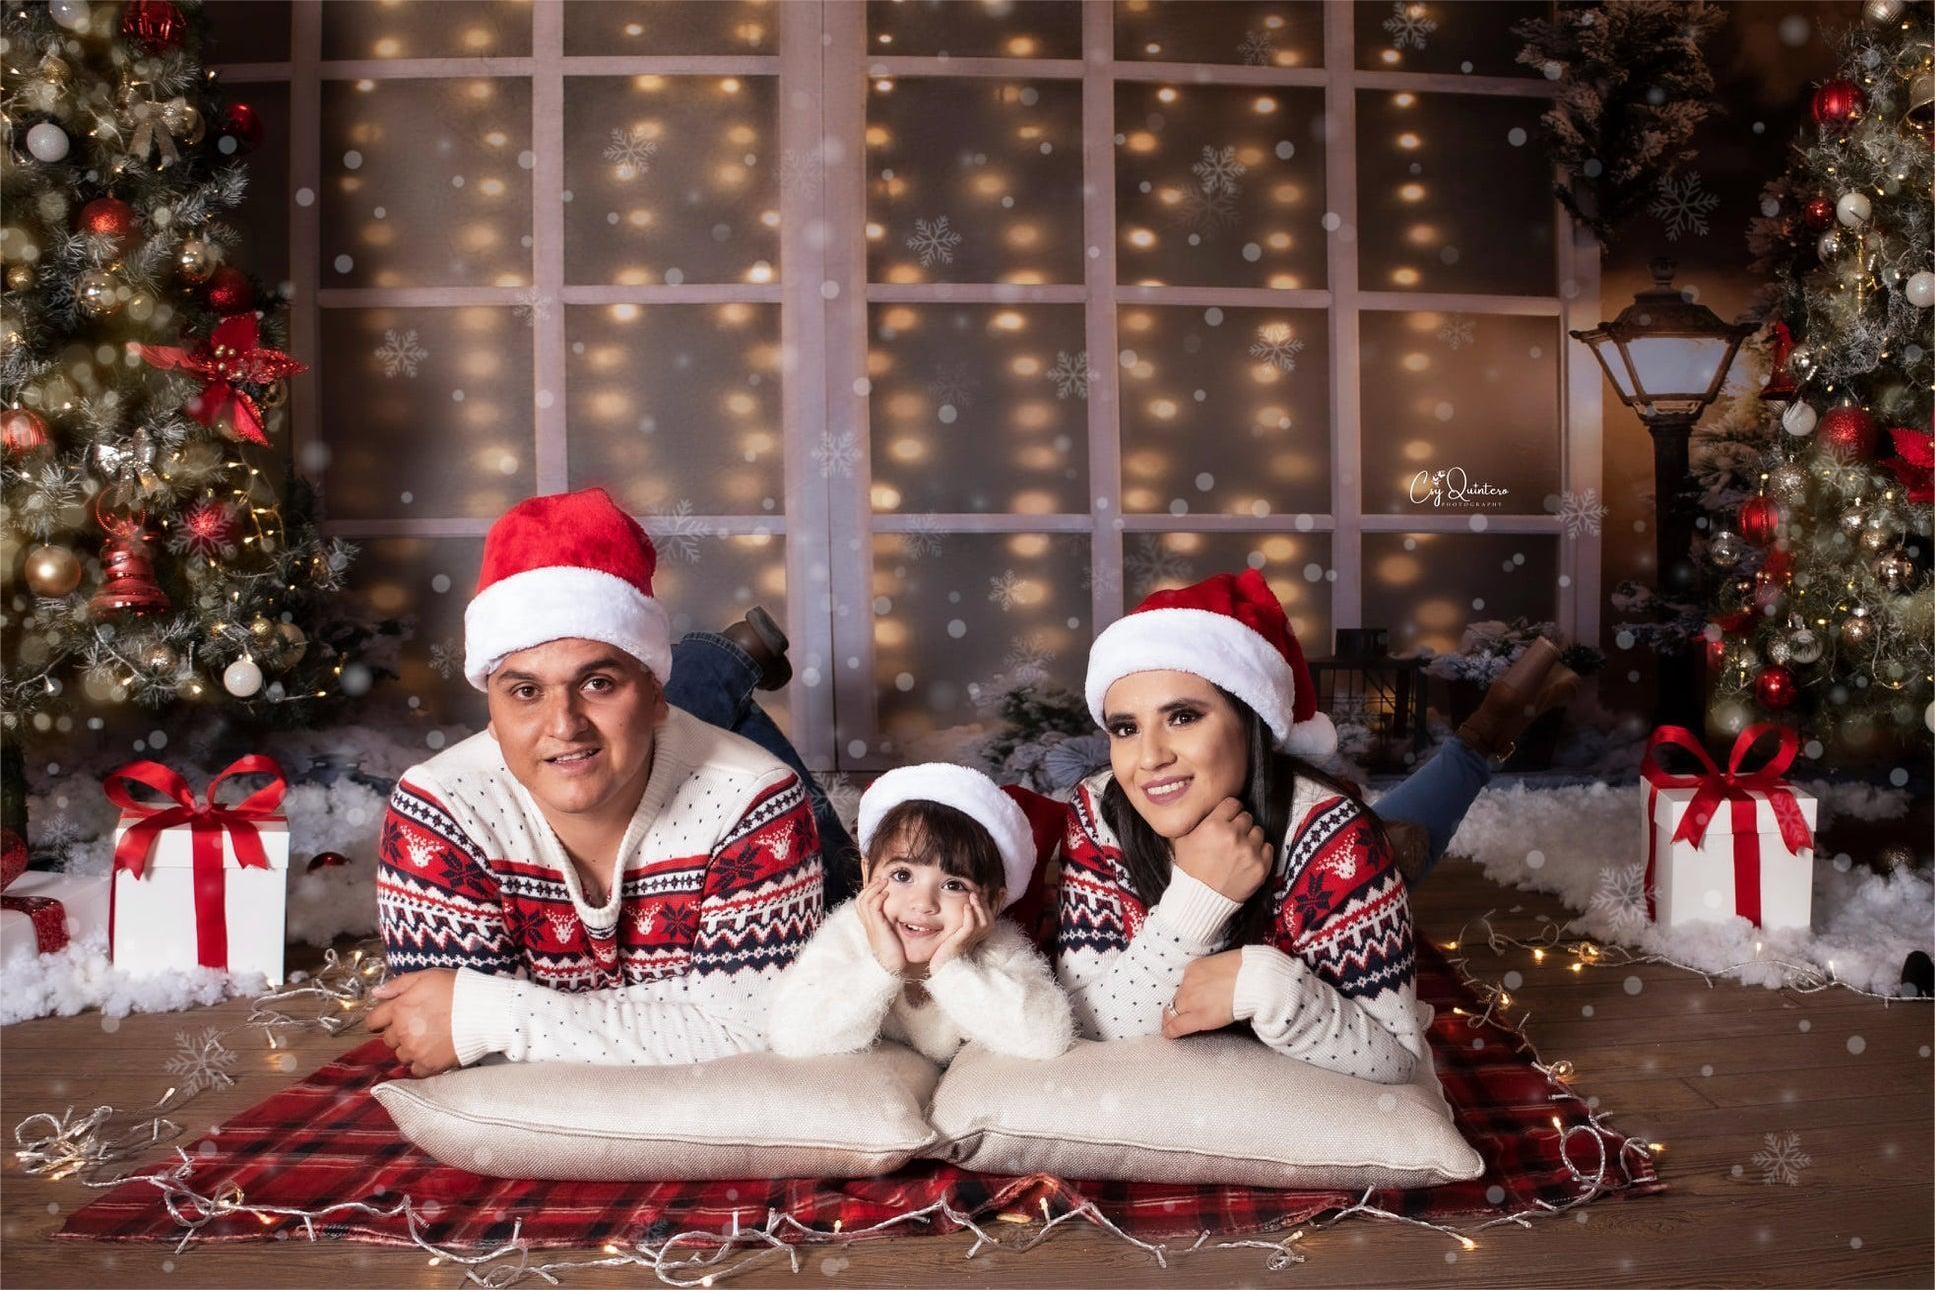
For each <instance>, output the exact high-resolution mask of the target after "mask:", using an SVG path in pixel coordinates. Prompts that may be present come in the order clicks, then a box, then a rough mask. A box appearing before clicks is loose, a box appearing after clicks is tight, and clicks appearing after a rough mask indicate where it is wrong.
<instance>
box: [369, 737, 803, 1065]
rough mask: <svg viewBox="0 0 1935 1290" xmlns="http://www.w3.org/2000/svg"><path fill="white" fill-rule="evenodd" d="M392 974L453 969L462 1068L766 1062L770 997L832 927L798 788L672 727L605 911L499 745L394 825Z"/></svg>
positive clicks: (418, 787) (733, 741)
mask: <svg viewBox="0 0 1935 1290" xmlns="http://www.w3.org/2000/svg"><path fill="white" fill-rule="evenodd" d="M379 846H380V852H381V855H380V864H379V868H378V872H377V904H378V909H379V912H380V915H381V922H382V929H383V941H384V944H385V946H386V947H387V948H388V954H389V964H390V970H391V971H392V972H396V973H404V972H414V971H418V970H420V969H424V968H456V969H458V972H457V981H456V991H455V995H454V997H453V999H452V1007H451V1022H450V1027H451V1038H452V1040H453V1042H454V1044H455V1047H456V1050H457V1057H458V1060H459V1061H461V1062H463V1063H464V1064H466V1065H468V1064H469V1063H471V1062H475V1061H477V1060H478V1059H479V1058H481V1057H483V1056H485V1055H486V1054H489V1053H503V1054H505V1055H506V1056H508V1057H509V1058H511V1059H512V1060H513V1061H581V1062H598V1063H606V1064H615V1065H671V1064H676V1063H683V1062H698V1061H707V1060H710V1059H711V1058H714V1057H723V1056H726V1055H728V1054H731V1053H737V1052H747V1051H754V1050H757V1049H760V1048H763V1047H764V1035H763V1032H764V1023H765V1007H766V993H767V991H768V990H769V989H770V988H771V985H772V983H773V981H774V980H775V979H776V978H777V977H778V976H779V973H780V971H781V970H782V969H783V968H785V967H786V965H787V964H789V963H790V962H792V960H793V956H794V955H796V954H797V953H799V951H800V949H801V948H802V947H803V946H804V945H805V944H806V943H807V941H808V939H809V938H810V937H811V936H812V934H813V930H814V928H815V927H817V926H818V925H819V922H820V916H821V910H822V904H821V902H822V889H821V875H820V844H819V834H818V831H817V830H816V829H815V827H814V824H813V813H812V811H811V809H810V808H809V805H808V802H807V798H806V794H805V792H804V791H803V789H802V788H801V785H800V782H799V778H798V776H796V775H795V774H794V773H793V771H792V770H790V769H789V768H787V767H786V766H785V765H784V764H782V763H781V762H780V761H778V760H777V759H775V758H774V757H772V756H771V755H769V754H768V753H766V752H765V751H763V750H762V749H760V748H759V747H758V746H756V745H755V744H753V743H751V742H750V741H748V740H745V739H742V738H740V737H739V736H737V735H734V734H731V733H729V732H727V731H723V730H719V729H717V728H716V727H713V726H710V725H707V724H706V723H705V722H703V721H701V720H699V719H698V718H697V717H694V716H692V715H690V714H689V713H686V712H682V711H680V710H679V709H678V708H672V709H670V714H669V716H668V717H667V718H666V720H665V722H664V724H662V725H661V726H659V728H658V731H657V734H656V739H655V745H654V749H653V754H652V769H651V772H650V775H649V776H648V778H647V782H646V785H645V793H644V796H643V797H642V798H641V799H640V801H639V804H638V809H637V811H636V813H635V814H634V815H633V817H632V822H631V825H630V826H629V827H628V828H627V830H626V832H625V836H624V839H623V840H622V841H621V842H620V843H619V847H618V867H617V873H618V874H619V875H621V877H620V878H619V880H618V881H615V882H613V883H612V887H611V893H610V895H609V897H608V898H607V899H606V900H605V902H604V903H603V904H602V905H596V906H594V905H591V904H589V903H588V902H587V901H586V899H585V893H584V889H583V887H582V885H581V884H580V883H579V881H578V874H577V870H576V869H575V868H574V867H573V866H572V864H571V861H570V859H569V857H568V856H567V855H566V853H565V850H564V847H563V844H562V843H561V842H559V840H558V836H557V834H556V833H555V832H554V831H553V830H552V828H551V826H550V824H549V823H548V822H547V821H546V820H545V818H544V815H543V813H542V812H541V811H540V810H539V808H538V804H537V801H536V799H534V798H533V797H532V796H531V794H530V792H529V790H527V789H526V788H525V787H524V786H523V785H522V784H520V783H519V782H518V781H517V780H516V779H515V778H514V777H513V776H512V775H511V773H510V770H509V769H508V768H507V767H506V765H505V764H504V757H503V753H502V751H501V750H500V749H499V748H498V745H497V741H496V740H495V739H494V738H493V737H492V736H491V734H490V732H489V731H484V732H481V733H479V734H476V735H473V736H471V737H470V738H469V739H466V740H464V741H463V742H462V743H460V744H457V745H456V746H455V747H452V748H450V749H448V750H446V751H444V752H443V753H440V754H439V755H437V756H436V757H434V758H432V759H431V760H429V761H427V762H425V763H423V764H422V765H420V766H416V767H413V768H412V769H410V770H409V771H407V772H405V774H404V775H403V778H402V779H401V780H400V781H399V782H398V784H397V786H396V792H395V793H394V794H393V795H392V796H391V798H390V808H389V811H388V813H387V815H386V817H385V819H384V821H383V831H382V838H381V841H380V844H379Z"/></svg>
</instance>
